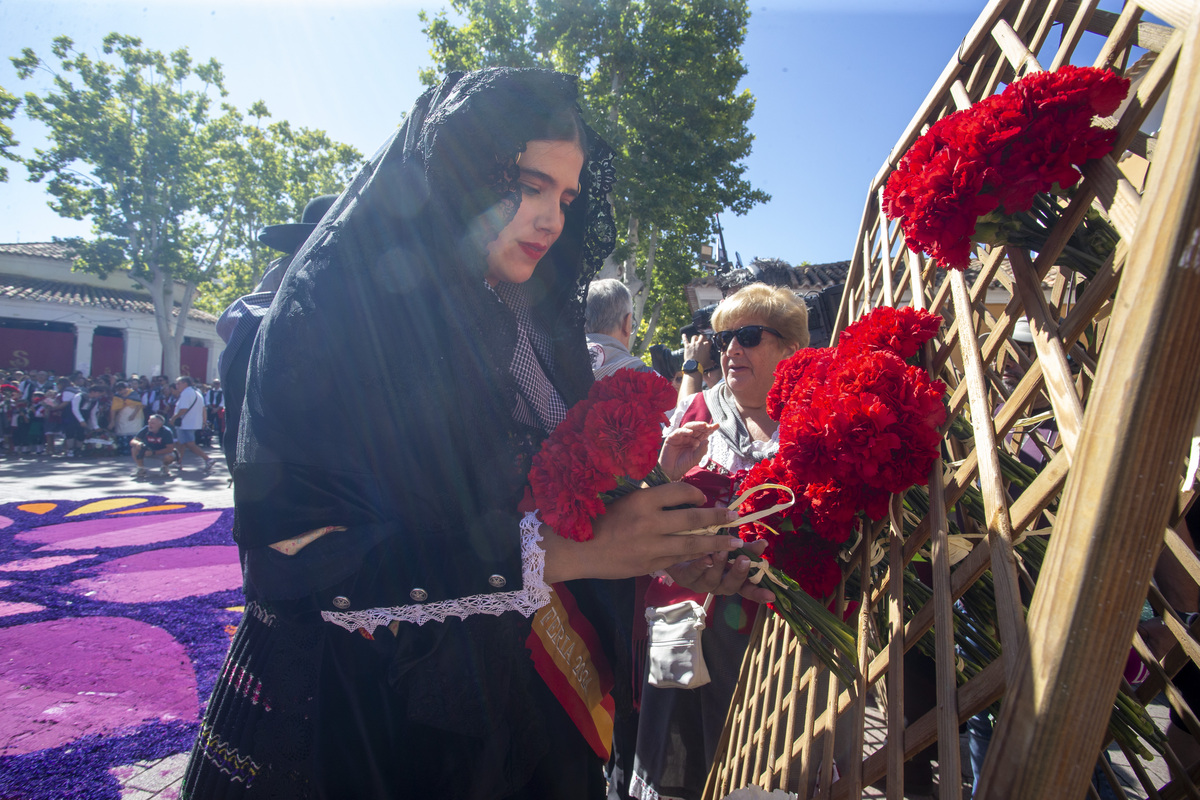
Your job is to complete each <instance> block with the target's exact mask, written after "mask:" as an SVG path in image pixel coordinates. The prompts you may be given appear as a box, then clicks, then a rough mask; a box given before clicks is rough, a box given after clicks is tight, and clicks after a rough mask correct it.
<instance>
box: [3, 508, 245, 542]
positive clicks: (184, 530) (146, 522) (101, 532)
mask: <svg viewBox="0 0 1200 800" xmlns="http://www.w3.org/2000/svg"><path fill="white" fill-rule="evenodd" d="M220 516H221V512H220V511H197V512H191V513H181V514H162V515H154V516H148V517H115V518H114V517H101V518H100V519H89V520H84V521H81V522H66V523H62V524H59V525H46V526H43V527H40V528H32V529H30V530H28V531H25V532H23V533H19V534H17V535H16V537H14V538H15V539H16V540H17V541H19V542H37V543H41V544H43V545H44V546H43V547H39V548H37V551H38V552H43V551H47V550H50V551H53V550H91V549H95V548H103V547H130V546H134V545H145V544H157V543H160V542H168V541H170V540H172V539H182V538H183V537H185V536H191V535H192V534H193V533H198V532H199V531H202V530H204V529H205V528H207V527H208V526H209V525H211V524H213V523H214V522H216V521H217V519H218V518H219V517H220Z"/></svg>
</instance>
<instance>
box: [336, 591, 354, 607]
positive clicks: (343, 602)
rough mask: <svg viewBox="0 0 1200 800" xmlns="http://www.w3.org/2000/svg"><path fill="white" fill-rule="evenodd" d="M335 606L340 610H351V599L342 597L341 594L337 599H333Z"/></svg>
mask: <svg viewBox="0 0 1200 800" xmlns="http://www.w3.org/2000/svg"><path fill="white" fill-rule="evenodd" d="M333 604H334V605H335V606H337V607H338V608H343V609H345V608H349V607H350V598H349V597H343V596H342V595H340V594H339V595H338V596H337V597H335V598H333Z"/></svg>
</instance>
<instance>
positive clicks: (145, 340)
mask: <svg viewBox="0 0 1200 800" xmlns="http://www.w3.org/2000/svg"><path fill="white" fill-rule="evenodd" d="M0 274H4V275H19V276H25V277H33V278H39V279H42V280H50V281H60V282H63V283H73V284H82V285H86V286H96V287H101V288H105V289H110V290H120V291H136V292H141V293H144V292H145V290H144V289H142V287H141V286H139V285H138V284H136V283H135V282H134V281H132V280H131V279H130V278H129V276H128V275H127V274H123V273H113V274H112V275H110V276H109V277H108V279H107V280H105V279H102V278H99V277H97V276H95V275H88V274H87V273H81V272H73V271H71V266H70V263H69V262H67V261H62V260H57V259H48V258H35V257H28V256H18V255H12V254H0ZM177 294H178V292H177ZM0 317H8V318H10V319H20V320H31V321H40V322H63V323H68V324H71V325H74V326H76V330H77V338H76V343H75V361H74V363H75V368H76V369H78V370H82V371H83V373H84V374H85V375H87V374H91V355H92V333H93V332H94V331H95V329H96V328H97V327H108V328H116V329H118V330H121V331H122V332H123V333H124V336H125V369H124V372H125V374H126V375H130V374H133V373H137V374H139V375H157V374H158V373H159V372H160V371H161V369H162V345H161V344H160V343H159V339H158V327H157V325H156V324H155V322H154V315H153V314H140V313H136V312H127V311H118V310H114V309H109V308H103V307H94V306H84V305H73V304H67V303H53V302H41V301H30V300H22V299H17V298H10V297H0ZM184 333H185V335H186V336H188V337H190V338H192V339H195V340H199V341H200V342H201V343H203V344H204V346H205V347H207V348H208V350H209V355H208V375H207V379H209V380H211V379H213V378H215V377H217V359H218V358H219V357H220V354H221V351H222V350H224V349H225V343H224V342H222V341H221V337H220V336H218V335H217V329H216V324H215V323H211V322H204V321H201V320H197V319H189V320H188V322H187V328H186V330H185V331H184ZM172 377H173V376H172Z"/></svg>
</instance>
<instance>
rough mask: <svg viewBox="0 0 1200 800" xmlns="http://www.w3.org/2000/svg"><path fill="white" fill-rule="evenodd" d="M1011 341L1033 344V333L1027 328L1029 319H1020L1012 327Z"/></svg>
mask: <svg viewBox="0 0 1200 800" xmlns="http://www.w3.org/2000/svg"><path fill="white" fill-rule="evenodd" d="M1012 339H1013V341H1014V342H1020V343H1021V344H1033V331H1032V330H1030V328H1029V318H1028V317H1021V318H1020V319H1019V320H1017V324H1016V325H1014V326H1013V332H1012Z"/></svg>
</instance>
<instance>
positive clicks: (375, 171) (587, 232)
mask: <svg viewBox="0 0 1200 800" xmlns="http://www.w3.org/2000/svg"><path fill="white" fill-rule="evenodd" d="M575 96H576V93H575V85H574V80H573V79H571V78H569V77H567V76H564V75H559V74H557V73H552V72H546V71H541V70H509V69H490V70H482V71H480V72H475V73H468V74H466V75H462V74H453V75H451V76H449V77H448V78H447V79H446V80H445V81H443V82H442V83H441V84H440V85H439V86H437V87H435V88H433V89H430V90H429V91H428V92H426V93H425V94H424V95H423V96H422V97H421V99H420V100H418V102H417V104H416V106H415V107H414V108H413V110H412V111H411V112H410V113H409V115H408V117H407V119H406V122H405V124H404V125H403V126H402V127H401V128H400V129H399V130H398V131H397V133H396V134H395V135H394V136H393V137H392V138H391V139H390V140H389V141H388V142H387V143H386V144H385V145H384V147H383V148H382V149H381V150H380V151H379V152H378V153H377V154H376V155H375V156H374V157H373V158H372V159H371V161H370V162H369V163H368V164H367V165H366V166H365V167H364V168H363V170H362V171H361V172H360V174H359V175H358V176H357V177H356V178H355V180H354V182H353V183H352V184H351V186H350V187H348V188H347V189H346V191H345V192H343V194H342V195H341V196H340V197H339V199H338V200H337V202H336V203H335V204H334V206H333V207H332V208H331V209H330V211H329V212H328V213H327V214H326V216H325V218H324V221H323V222H322V224H321V226H320V227H319V228H318V229H317V230H316V231H315V232H314V233H313V234H312V235H311V236H310V237H309V239H308V241H307V243H306V244H305V246H304V248H303V249H302V250H301V251H300V252H299V253H297V255H296V258H295V260H294V261H293V263H292V265H291V267H290V268H289V270H288V273H287V276H286V277H285V278H284V281H283V284H282V285H281V287H280V290H279V293H278V294H277V296H276V298H275V300H274V302H273V304H272V306H271V309H270V311H269V312H268V314H267V316H266V317H265V319H264V321H263V323H262V326H261V328H260V329H259V332H258V335H257V338H256V340H255V344H254V348H253V353H252V356H251V362H250V368H249V375H248V380H247V391H246V401H245V406H244V410H243V414H242V418H241V426H240V433H239V441H238V463H237V466H236V467H235V469H234V494H235V503H236V521H235V538H236V539H237V542H238V545H239V548H240V553H241V557H242V563H243V570H244V575H245V586H246V594H247V601H248V603H247V610H246V614H245V616H244V618H243V621H242V624H241V625H240V627H239V629H238V632H237V634H236V635H235V637H234V641H233V643H232V646H231V649H230V653H229V657H228V659H227V661H226V663H225V666H224V668H223V671H222V674H221V677H220V679H219V680H218V683H217V687H216V689H215V690H214V692H213V696H212V698H211V700H210V701H209V705H208V707H207V711H206V714H205V718H204V722H203V724H202V728H201V732H200V735H199V737H198V739H197V742H196V745H195V748H194V749H193V752H192V757H191V761H190V763H189V767H188V771H187V775H186V778H185V781H184V787H185V788H184V795H185V796H187V797H196V798H212V797H243V796H244V797H264V798H265V797H286V798H306V797H322V798H325V797H347V798H351V797H353V798H372V797H464V798H476V797H478V798H506V797H546V798H553V797H563V798H567V797H588V796H602V795H603V782H602V778H601V777H600V765H599V759H598V758H597V757H596V756H595V755H593V754H592V752H591V750H590V748H589V747H588V746H587V744H586V742H585V740H584V739H583V737H582V736H581V735H580V734H579V733H578V732H577V731H576V730H575V729H574V727H573V726H572V725H571V723H570V721H569V719H568V718H567V716H566V714H565V712H563V711H562V709H561V707H559V705H558V704H557V702H556V701H555V700H554V698H553V697H552V696H551V695H550V693H549V691H548V690H547V688H546V686H545V685H544V683H543V681H542V680H541V678H540V677H539V676H538V675H537V674H536V672H535V671H534V670H533V667H532V662H531V661H530V658H529V655H528V652H527V651H526V649H525V639H526V637H527V636H528V634H529V630H530V622H529V619H528V618H527V617H525V616H524V615H523V614H521V613H519V612H517V611H508V612H505V613H501V614H498V615H495V616H492V615H483V614H476V615H471V616H467V617H466V618H463V619H459V618H455V617H450V618H449V619H446V620H445V621H444V622H426V623H425V624H423V625H417V624H412V623H410V622H400V623H397V624H395V625H393V626H392V628H393V629H395V631H396V632H395V633H393V630H392V629H389V628H388V627H386V626H385V627H376V628H373V629H370V628H369V627H364V628H363V629H361V630H356V631H352V630H346V629H345V628H343V627H339V626H338V625H335V624H333V623H331V622H330V621H328V620H329V619H332V618H337V615H339V614H341V615H350V617H351V618H353V615H355V614H359V613H364V612H366V610H368V609H379V608H397V607H406V608H411V607H413V606H421V607H426V606H434V605H435V604H439V603H442V604H445V603H449V604H456V603H459V602H462V599H463V598H472V597H481V596H488V595H495V596H496V597H497V598H500V597H501V595H502V594H503V593H505V592H514V591H518V592H519V591H521V590H522V588H523V587H522V568H523V567H522V552H521V545H520V541H521V539H520V532H519V523H520V515H518V514H517V512H516V508H517V505H518V502H519V500H520V498H521V496H522V493H523V487H524V480H525V475H526V473H527V471H528V465H529V459H530V457H531V456H532V453H533V452H535V450H536V447H537V446H538V444H539V443H540V440H541V439H542V438H543V437H544V436H545V434H546V432H545V431H544V430H541V429H538V428H536V427H530V426H526V425H523V424H521V423H519V422H517V421H515V420H514V417H513V413H514V408H515V407H516V404H517V391H516V388H517V387H516V384H515V382H514V379H513V376H512V375H511V374H510V372H509V369H508V368H509V365H510V363H511V362H512V358H513V352H514V348H515V343H516V337H517V326H516V321H515V319H514V317H513V315H512V313H511V312H510V311H509V309H508V308H507V307H506V306H505V304H504V303H503V302H502V301H501V300H500V299H499V297H498V296H497V295H496V294H495V293H494V292H492V291H491V290H490V289H489V288H488V287H487V286H486V285H485V283H484V281H483V275H484V273H485V271H486V264H485V263H484V259H483V249H482V245H483V243H484V242H486V241H487V239H488V237H489V236H490V235H494V234H495V233H496V232H497V231H498V230H499V228H501V227H503V225H504V224H507V221H508V220H510V219H511V218H512V215H513V214H514V213H515V212H516V208H517V204H518V203H519V202H520V197H519V193H518V191H517V185H516V177H517V174H518V168H517V155H518V154H519V152H520V151H521V150H522V149H523V148H524V144H525V142H527V141H529V140H530V139H532V138H534V137H533V133H532V128H531V122H530V120H532V119H535V118H537V117H538V116H539V115H544V114H549V113H553V112H554V111H556V110H559V109H562V108H564V107H565V108H570V107H573V106H574V103H575ZM612 177H613V171H612V154H611V151H609V150H608V148H607V146H606V145H604V143H603V142H602V141H600V140H599V139H598V138H596V137H594V136H592V137H590V141H589V142H588V153H587V159H586V164H585V168H584V173H583V175H582V179H581V188H582V193H581V195H580V197H579V199H578V200H576V201H575V202H574V203H572V204H571V207H570V208H569V209H568V212H567V219H566V224H565V227H564V231H563V233H562V235H561V236H560V237H559V239H558V241H557V242H556V243H555V245H554V246H553V247H552V248H551V249H550V251H549V252H548V253H547V255H546V256H545V257H544V258H543V259H542V261H541V262H540V263H539V264H538V267H537V269H536V270H535V272H534V276H533V278H531V280H530V281H529V282H528V283H527V284H525V285H524V288H525V291H526V295H527V297H528V298H529V301H530V305H531V311H532V323H533V325H534V326H535V327H536V329H537V330H538V331H539V332H540V333H539V336H538V337H537V338H536V340H535V344H536V345H538V347H537V349H538V350H539V352H538V356H539V358H540V359H541V361H542V363H543V365H544V367H545V368H546V372H547V376H548V377H549V378H550V380H551V382H552V383H553V384H554V386H555V388H556V389H557V390H558V392H559V394H560V395H561V396H562V398H563V399H564V401H565V402H566V404H567V405H570V404H572V403H574V402H575V401H577V400H579V399H580V398H582V397H583V395H584V394H585V393H586V391H587V389H588V386H589V384H590V382H591V372H590V367H589V362H588V359H587V354H586V349H585V342H584V335H583V301H584V298H585V296H586V294H585V293H586V288H587V284H588V281H589V280H590V278H591V277H592V275H593V274H594V273H595V271H596V270H597V269H598V268H599V266H600V265H601V263H602V262H603V259H604V257H605V256H606V255H607V254H608V253H609V252H611V250H612V246H613V243H614V242H615V226H614V224H613V221H612V215H611V208H610V207H609V205H608V202H607V200H606V199H605V195H606V194H607V191H608V190H609V188H610V187H611V183H612ZM498 212H499V219H497V213H498ZM326 526H339V527H341V528H344V530H338V531H334V532H331V533H328V534H326V535H324V536H323V537H321V538H318V539H316V540H315V541H313V542H312V543H311V544H308V545H307V546H306V547H304V548H303V549H302V550H300V551H299V552H298V553H296V554H295V555H291V556H288V555H283V554H282V553H279V552H276V551H275V550H274V549H271V548H269V547H267V545H268V544H270V543H272V542H278V541H281V540H285V539H290V538H293V537H296V536H299V535H300V534H303V533H305V532H308V531H312V530H314V529H318V528H323V527H326ZM572 592H573V593H574V595H575V597H576V600H577V601H578V602H579V605H580V608H581V610H583V612H584V613H585V614H586V615H587V616H588V619H589V620H590V621H591V622H592V623H593V625H595V627H596V628H597V630H598V632H600V634H601V636H602V639H603V641H604V643H605V646H606V648H607V650H608V652H607V655H608V657H609V659H610V661H612V662H614V666H615V667H616V668H618V669H620V667H621V666H622V665H625V664H627V663H628V652H627V647H626V642H624V641H623V640H624V639H625V637H626V633H627V631H626V630H625V628H624V627H623V625H622V620H624V619H628V616H627V606H628V599H629V593H630V592H631V587H630V586H629V582H600V581H577V582H573V584H572ZM617 683H618V685H622V684H628V681H627V680H625V681H622V680H618V681H617ZM620 699H621V698H619V700H620Z"/></svg>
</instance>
